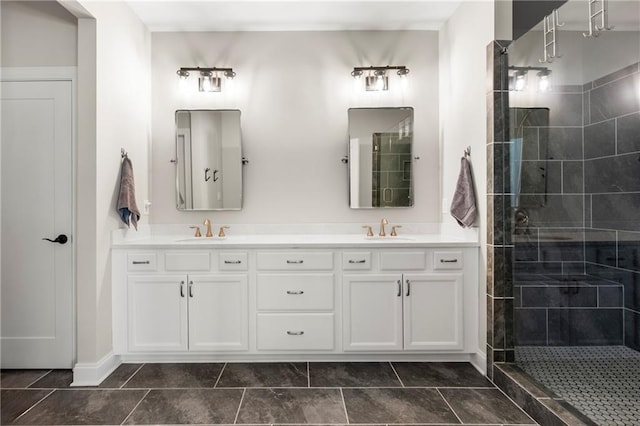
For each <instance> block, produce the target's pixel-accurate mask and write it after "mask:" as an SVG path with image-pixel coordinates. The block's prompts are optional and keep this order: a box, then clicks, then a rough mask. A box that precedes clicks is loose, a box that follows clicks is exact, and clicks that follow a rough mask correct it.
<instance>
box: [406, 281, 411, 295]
mask: <svg viewBox="0 0 640 426" xmlns="http://www.w3.org/2000/svg"><path fill="white" fill-rule="evenodd" d="M406 282H407V297H408V296H409V295H411V282H410V281H409V280H407V281H406Z"/></svg>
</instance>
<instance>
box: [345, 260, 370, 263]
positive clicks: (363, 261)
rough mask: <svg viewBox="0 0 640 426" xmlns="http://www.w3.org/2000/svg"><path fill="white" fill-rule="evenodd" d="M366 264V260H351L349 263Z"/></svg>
mask: <svg viewBox="0 0 640 426" xmlns="http://www.w3.org/2000/svg"><path fill="white" fill-rule="evenodd" d="M365 262H366V260H365V259H361V260H353V259H349V263H365Z"/></svg>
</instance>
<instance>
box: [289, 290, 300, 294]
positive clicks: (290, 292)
mask: <svg viewBox="0 0 640 426" xmlns="http://www.w3.org/2000/svg"><path fill="white" fill-rule="evenodd" d="M287 294H304V291H302V290H297V291H293V290H287Z"/></svg>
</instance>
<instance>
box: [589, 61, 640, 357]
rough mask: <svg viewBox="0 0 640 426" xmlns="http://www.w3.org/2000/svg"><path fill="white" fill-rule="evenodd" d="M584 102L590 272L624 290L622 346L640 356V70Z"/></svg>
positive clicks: (612, 80)
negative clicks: (618, 285) (627, 347)
mask: <svg viewBox="0 0 640 426" xmlns="http://www.w3.org/2000/svg"><path fill="white" fill-rule="evenodd" d="M584 99H585V111H584V120H585V127H584V188H585V206H586V214H585V220H586V223H585V226H586V232H585V241H586V242H585V267H586V272H587V274H589V275H591V276H595V277H599V278H602V279H605V280H609V281H613V282H616V283H620V284H622V286H623V287H624V295H623V296H624V305H623V306H624V311H623V313H624V315H623V321H624V324H623V325H622V328H623V330H624V344H625V345H626V346H629V347H631V348H633V349H636V350H640V331H639V327H638V326H639V325H640V64H639V63H635V64H633V65H631V66H628V67H626V68H623V69H621V70H619V71H617V72H614V73H612V74H609V75H607V76H604V77H602V78H599V79H597V80H595V81H593V82H590V83H588V84H586V85H585V86H584ZM611 302H613V301H611Z"/></svg>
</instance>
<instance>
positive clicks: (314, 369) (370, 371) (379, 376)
mask: <svg viewBox="0 0 640 426" xmlns="http://www.w3.org/2000/svg"><path fill="white" fill-rule="evenodd" d="M309 379H310V382H311V386H312V387H314V386H315V387H395V386H397V387H400V386H402V384H401V383H400V381H399V380H398V378H397V377H396V374H395V373H394V371H393V368H391V364H389V363H388V362H312V363H310V364H309Z"/></svg>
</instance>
